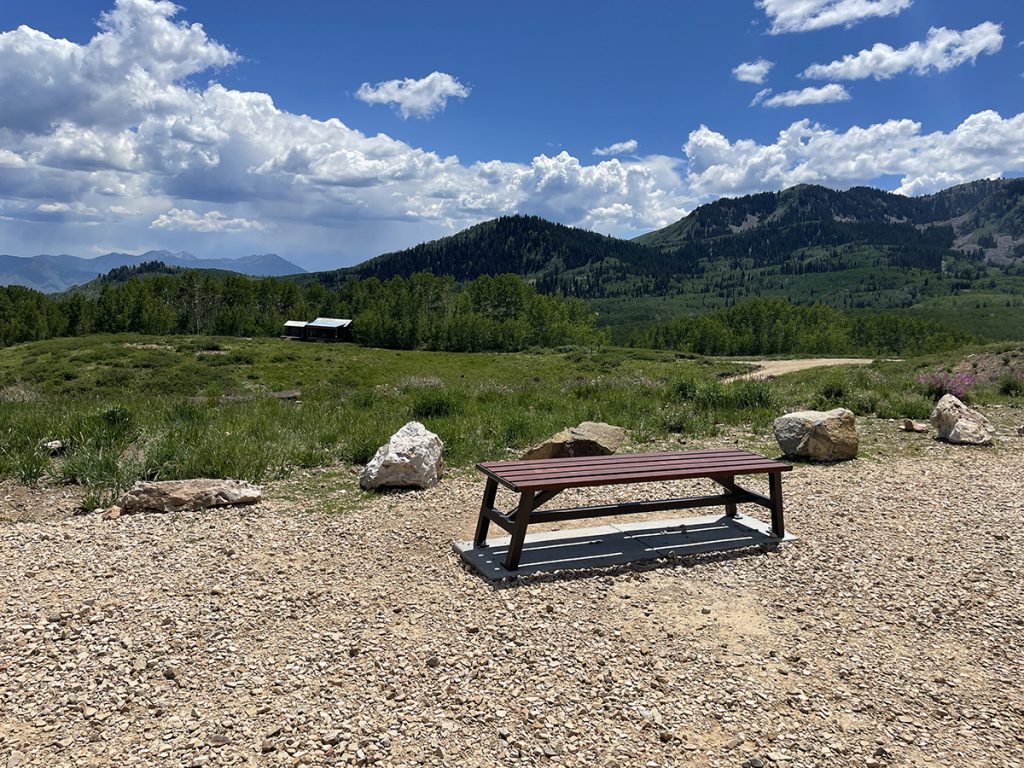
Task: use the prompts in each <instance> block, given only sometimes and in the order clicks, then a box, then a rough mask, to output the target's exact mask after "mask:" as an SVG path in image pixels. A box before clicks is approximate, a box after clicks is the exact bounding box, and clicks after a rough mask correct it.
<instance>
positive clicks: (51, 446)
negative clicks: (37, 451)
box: [42, 440, 68, 456]
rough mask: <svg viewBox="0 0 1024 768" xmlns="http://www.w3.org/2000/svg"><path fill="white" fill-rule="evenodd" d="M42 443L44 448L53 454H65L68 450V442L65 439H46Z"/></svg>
mask: <svg viewBox="0 0 1024 768" xmlns="http://www.w3.org/2000/svg"><path fill="white" fill-rule="evenodd" d="M42 445H43V450H44V451H46V452H48V453H49V454H50V455H51V456H63V455H64V454H65V453H67V450H68V444H67V441H65V440H46V441H44V442H43V444H42Z"/></svg>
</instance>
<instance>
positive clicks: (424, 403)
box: [411, 389, 462, 420]
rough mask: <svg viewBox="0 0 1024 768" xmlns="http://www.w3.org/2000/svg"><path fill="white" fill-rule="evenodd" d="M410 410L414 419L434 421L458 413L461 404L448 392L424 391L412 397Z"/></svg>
mask: <svg viewBox="0 0 1024 768" xmlns="http://www.w3.org/2000/svg"><path fill="white" fill-rule="evenodd" d="M411 410H412V417H413V418H414V419H419V420H422V419H436V418H438V417H441V416H451V415H453V414H456V413H458V412H459V411H461V410H462V402H461V400H460V399H459V398H458V397H456V396H455V395H454V394H453V393H452V392H449V391H448V390H444V389H424V390H420V391H419V392H417V393H416V394H415V395H413V400H412V409H411Z"/></svg>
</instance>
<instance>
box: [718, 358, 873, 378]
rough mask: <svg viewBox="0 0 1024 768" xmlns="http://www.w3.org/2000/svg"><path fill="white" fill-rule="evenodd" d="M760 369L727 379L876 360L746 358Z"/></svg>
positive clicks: (773, 374) (778, 374)
mask: <svg viewBox="0 0 1024 768" xmlns="http://www.w3.org/2000/svg"><path fill="white" fill-rule="evenodd" d="M743 362H746V363H747V364H749V365H756V366H758V369H757V370H756V371H751V372H750V373H742V374H740V375H739V376H730V377H729V378H728V379H726V381H739V380H740V379H766V378H768V377H769V376H781V375H782V374H784V373H793V372H794V371H803V370H806V369H807V368H820V367H822V366H825V365H869V364H871V363H873V362H874V360H873V359H872V358H870V357H811V358H803V359H800V360H745V361H743Z"/></svg>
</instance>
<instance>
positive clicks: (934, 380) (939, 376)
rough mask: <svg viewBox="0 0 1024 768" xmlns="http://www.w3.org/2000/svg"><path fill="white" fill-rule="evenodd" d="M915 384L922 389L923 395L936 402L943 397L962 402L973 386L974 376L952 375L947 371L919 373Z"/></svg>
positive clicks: (970, 374) (965, 374)
mask: <svg viewBox="0 0 1024 768" xmlns="http://www.w3.org/2000/svg"><path fill="white" fill-rule="evenodd" d="M917 383H918V384H919V385H921V387H922V388H923V389H924V393H925V395H926V396H928V397H931V398H932V399H933V400H938V399H939V398H941V397H942V396H943V395H953V397H956V398H959V399H961V400H962V399H964V397H965V396H966V395H967V391H968V390H969V389H970V388H971V387H973V386H974V374H973V373H957V374H953V373H949V372H948V371H935V372H934V373H919V374H918V375H917Z"/></svg>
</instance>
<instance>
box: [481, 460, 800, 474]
mask: <svg viewBox="0 0 1024 768" xmlns="http://www.w3.org/2000/svg"><path fill="white" fill-rule="evenodd" d="M787 466H788V465H787ZM482 468H483V469H485V470H491V467H488V466H487V465H483V467H482ZM719 468H721V469H723V470H729V469H733V468H735V469H737V470H741V469H747V470H753V471H762V472H764V471H775V470H778V471H785V470H783V468H782V467H781V466H779V465H778V463H777V462H765V461H751V460H750V459H748V458H746V457H743V456H730V457H728V458H721V459H719V458H713V457H710V458H703V459H700V460H699V461H688V462H686V463H685V464H681V463H678V462H636V463H633V464H622V463H611V462H609V463H606V464H585V465H581V466H579V467H544V466H530V467H517V468H514V469H513V468H509V469H505V470H501V471H499V472H494V474H496V475H499V476H500V477H502V478H504V479H506V480H516V479H531V478H541V477H589V476H592V475H602V474H605V473H609V472H611V473H615V474H628V473H629V472H660V471H664V472H675V471H679V472H686V471H690V470H694V469H719ZM491 471H492V472H493V470H491ZM720 474H726V472H725V471H723V472H721V473H720Z"/></svg>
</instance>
